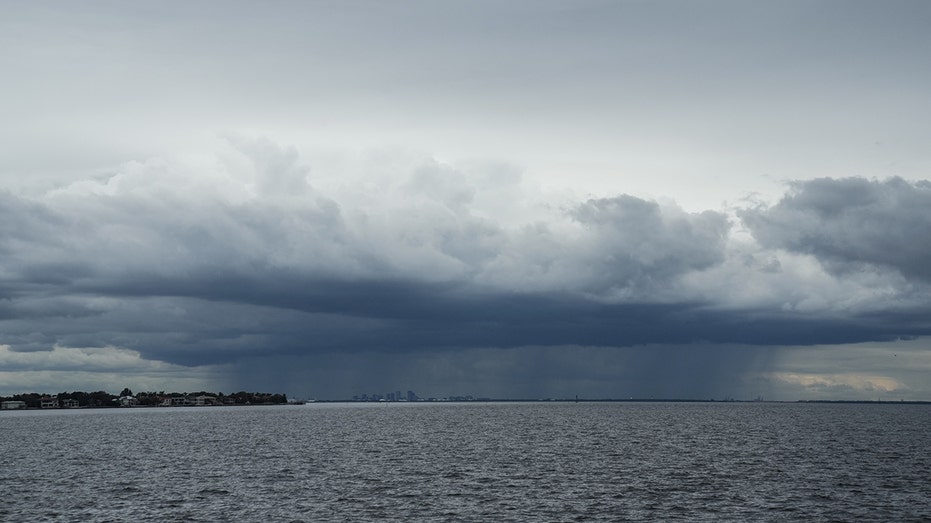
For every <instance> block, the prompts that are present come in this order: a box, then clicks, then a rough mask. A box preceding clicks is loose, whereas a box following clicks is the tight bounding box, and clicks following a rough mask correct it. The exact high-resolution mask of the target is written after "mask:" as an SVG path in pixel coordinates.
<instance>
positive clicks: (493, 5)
mask: <svg viewBox="0 0 931 523" xmlns="http://www.w3.org/2000/svg"><path fill="white" fill-rule="evenodd" d="M928 27H931V5H929V4H928V3H927V2H924V1H914V2H912V1H891V2H882V3H878V2H857V1H838V2H834V1H798V2H796V1H786V2H751V3H748V2H738V1H735V2H728V1H711V2H687V1H683V2H671V1H670V2H664V1H660V2H642V1H609V2H608V1H606V2H601V1H584V0H583V1H578V0H573V1H541V0H533V1H512V2H497V1H495V2H483V1H469V2H453V1H450V2H436V1H432V0H431V1H423V2H416V1H402V2H381V1H339V2H305V1H301V2H287V1H276V2H270V3H269V2H262V3H257V2H230V1H222V2H220V1H217V2H211V1H202V2H158V3H126V2H117V1H114V2H105V1H92V2H84V3H80V4H78V3H67V2H27V3H23V2H12V1H2V2H0V71H2V74H0V95H2V96H0V394H11V393H18V392H28V391H36V392H63V391H69V390H98V389H104V390H109V391H110V392H118V391H119V390H121V389H122V388H123V387H130V388H132V389H133V390H190V391H194V390H218V391H225V392H233V391H237V390H243V389H245V390H262V391H269V392H285V393H287V394H289V395H290V396H295V397H305V398H309V397H316V398H321V399H333V398H345V397H349V396H352V395H354V394H363V393H367V394H372V393H384V392H387V391H394V390H402V391H406V390H408V389H412V390H414V391H416V392H417V393H418V394H420V395H421V396H437V397H442V396H446V395H466V394H472V395H476V396H493V397H522V398H536V397H574V396H575V395H578V396H580V397H590V398H621V397H631V396H633V397H657V398H660V397H663V398H673V397H674V398H715V399H720V398H724V397H735V398H738V399H744V398H753V397H756V396H758V395H763V396H764V397H766V398H771V399H784V400H794V399H828V398H839V399H876V398H883V399H923V400H931V182H929V181H928V179H929V177H931V176H929V172H931V125H929V124H928V122H931V96H929V87H928V86H931V59H929V57H931V32H929V31H928V30H927V28H928Z"/></svg>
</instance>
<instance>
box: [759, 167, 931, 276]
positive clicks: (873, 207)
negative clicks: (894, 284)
mask: <svg viewBox="0 0 931 523" xmlns="http://www.w3.org/2000/svg"><path fill="white" fill-rule="evenodd" d="M740 216H741V218H742V220H743V222H744V223H745V224H746V225H747V226H748V227H749V229H750V231H751V232H752V233H753V235H754V237H755V238H756V239H757V240H758V241H759V242H760V243H761V244H763V245H764V246H765V247H768V248H778V249H786V250H789V251H793V252H798V253H803V254H810V255H813V256H815V257H817V258H818V259H819V260H821V261H822V263H824V264H825V267H827V268H828V269H829V270H831V271H832V272H834V273H837V274H843V273H850V272H854V271H863V270H864V266H866V268H867V270H869V268H871V267H872V268H879V269H892V270H895V271H898V272H899V273H901V274H902V275H903V276H905V277H906V278H915V279H919V280H922V281H924V282H929V281H931V249H928V246H929V245H931V183H929V182H927V181H918V182H908V181H906V180H903V179H901V178H890V179H887V180H882V181H880V180H867V179H863V178H844V179H831V178H820V179H816V180H810V181H802V182H795V183H793V184H792V186H791V191H790V192H789V194H787V195H786V196H785V197H784V198H783V199H782V200H781V201H780V202H779V203H778V204H776V205H774V206H769V207H760V208H755V209H747V210H744V211H742V212H741V213H740Z"/></svg>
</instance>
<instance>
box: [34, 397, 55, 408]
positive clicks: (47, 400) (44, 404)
mask: <svg viewBox="0 0 931 523" xmlns="http://www.w3.org/2000/svg"><path fill="white" fill-rule="evenodd" d="M39 406H40V407H41V408H43V409H57V408H58V407H59V405H58V396H43V397H42V398H41V399H40V400H39Z"/></svg>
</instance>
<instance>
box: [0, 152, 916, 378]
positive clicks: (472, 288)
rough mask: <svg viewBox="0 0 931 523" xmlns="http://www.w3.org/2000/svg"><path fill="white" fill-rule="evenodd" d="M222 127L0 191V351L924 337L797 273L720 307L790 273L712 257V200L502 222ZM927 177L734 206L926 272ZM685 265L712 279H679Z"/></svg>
mask: <svg viewBox="0 0 931 523" xmlns="http://www.w3.org/2000/svg"><path fill="white" fill-rule="evenodd" d="M230 143H231V144H232V145H233V146H234V149H235V157H233V158H232V159H227V161H226V162H225V163H224V164H223V166H222V169H225V170H221V171H220V172H219V173H213V174H210V175H209V176H208V175H206V174H205V175H203V177H193V176H191V175H190V172H188V171H187V170H186V169H187V168H185V167H184V166H179V165H173V164H170V163H165V162H158V161H153V162H148V163H133V164H129V165H127V166H125V167H124V168H123V169H122V170H121V171H119V172H116V173H112V174H111V175H108V176H106V177H102V178H99V179H93V180H85V181H82V182H80V183H75V184H72V185H70V186H65V187H61V188H59V189H56V190H55V191H52V192H50V193H48V194H46V195H43V196H41V197H36V198H29V197H26V196H16V195H11V194H0V216H3V217H4V218H5V220H4V221H3V224H2V225H0V253H2V254H3V258H2V260H0V270H2V280H0V291H2V292H3V293H4V295H3V296H2V297H3V298H5V300H4V301H3V302H2V304H0V321H2V322H3V336H4V337H3V339H0V345H3V344H5V345H10V346H11V347H12V350H18V351H23V350H30V351H34V350H41V349H42V348H43V347H45V348H46V349H50V348H51V347H53V346H65V347H106V346H113V347H125V348H131V349H133V350H137V351H139V352H140V353H141V354H142V355H143V356H144V357H146V358H150V359H154V360H161V361H168V362H173V363H178V364H183V365H209V364H217V363H224V362H232V361H244V360H247V359H249V358H262V357H300V356H302V355H308V354H311V355H312V354H329V353H347V354H348V353H359V354H360V353H363V352H365V351H382V352H384V353H386V354H400V353H406V354H413V353H420V352H424V351H427V352H429V351H459V350H466V349H475V348H482V347H494V348H517V347H526V346H540V347H545V346H578V345H584V346H601V347H631V346H648V345H652V346H655V345H691V344H704V345H705V346H707V345H708V344H716V343H725V344H743V345H805V344H815V343H820V344H836V343H848V342H856V341H864V340H890V339H895V338H897V337H899V336H915V335H922V334H928V333H931V328H929V325H928V324H927V322H923V321H921V319H920V318H921V312H922V311H923V310H925V309H926V308H927V300H925V299H923V298H922V295H921V294H920V293H919V294H917V295H913V296H911V299H912V301H911V302H910V305H908V306H907V307H905V306H903V305H902V304H897V303H896V302H895V300H894V299H895V296H893V299H892V301H891V302H890V304H891V305H890V306H888V307H887V306H886V305H885V304H880V306H878V307H873V308H871V309H870V308H867V309H859V310H847V311H842V312H840V313H839V312H838V310H836V308H834V307H833V304H832V302H831V301H830V300H831V298H830V294H825V295H824V296H822V295H821V294H819V293H820V292H821V290H820V289H817V288H803V287H801V286H800V288H799V289H795V290H794V291H793V292H794V293H795V294H796V295H800V296H801V298H807V297H811V298H812V299H811V300H809V301H812V302H814V303H816V304H817V303H822V304H823V305H820V307H821V308H820V309H819V308H814V309H813V308H812V307H811V306H807V308H799V309H792V310H789V309H784V308H783V307H781V302H780V300H781V298H779V297H776V298H768V297H766V296H764V299H761V300H758V301H757V302H756V303H754V304H753V305H750V306H747V305H744V306H735V305H734V304H733V303H731V302H729V301H728V299H729V298H728V296H729V294H728V293H729V292H730V290H729V289H728V287H735V288H737V287H742V286H744V285H754V284H755V281H756V280H757V279H759V278H773V277H784V278H789V279H787V280H785V281H788V282H789V283H792V280H791V277H793V276H792V275H791V274H788V273H783V270H782V269H781V268H780V266H779V264H777V263H767V264H766V267H767V269H766V270H765V271H762V270H760V269H759V267H758V265H759V264H749V263H731V258H733V257H740V256H746V253H734V252H732V251H731V249H730V246H729V242H730V240H731V234H732V231H731V224H730V223H729V220H728V218H727V217H726V216H725V215H724V214H722V213H719V212H712V211H706V212H701V213H690V212H686V211H684V210H683V209H681V208H679V207H678V206H676V205H674V204H661V203H658V202H655V201H649V200H645V199H641V198H636V197H633V196H629V195H620V196H617V197H613V198H598V199H589V200H586V201H581V202H573V203H570V204H568V205H564V206H562V207H561V210H559V209H557V208H554V207H545V209H547V210H546V212H543V213H542V214H540V213H539V212H537V211H538V208H537V207H534V208H533V209H536V210H534V212H537V214H533V212H530V214H531V218H529V219H526V220H523V221H521V220H517V221H516V222H514V223H512V222H508V221H506V220H502V219H498V218H497V217H496V215H494V214H493V213H489V212H487V210H485V211H482V212H480V211H479V206H480V204H481V203H482V202H483V201H486V200H483V198H486V196H487V194H488V193H489V192H493V191H495V190H497V188H498V187H497V186H496V185H495V184H494V180H491V181H490V182H488V183H486V182H483V181H482V179H481V178H480V179H478V180H477V179H475V178H469V177H468V176H466V175H465V174H464V173H462V172H460V171H458V170H457V169H455V168H453V167H451V166H448V165H444V164H440V163H438V162H435V161H427V162H422V163H421V164H420V165H418V166H415V167H413V168H411V169H410V170H409V171H408V172H409V174H408V176H407V178H405V179H403V180H400V181H398V182H396V183H393V184H389V185H388V186H383V187H375V188H369V189H360V190H359V191H355V192H353V193H351V194H350V195H349V196H346V195H342V196H339V195H331V194H325V193H324V192H322V191H321V190H319V189H317V188H316V187H314V184H313V183H312V181H313V173H312V171H310V170H309V169H307V168H306V167H305V166H303V165H302V164H301V162H300V158H299V157H298V155H297V153H296V152H295V151H294V150H293V149H291V148H282V147H279V146H277V145H275V144H274V143H271V142H269V141H267V140H256V141H249V140H237V139H231V140H230ZM211 176H212V178H211ZM366 191H367V192H366ZM927 192H928V188H927V185H926V184H908V183H906V182H903V181H901V180H892V181H889V182H883V183H879V182H868V181H864V180H839V181H834V180H819V181H816V182H810V183H800V184H798V185H796V186H795V188H794V190H793V192H792V193H791V194H789V195H788V196H787V197H786V198H785V199H784V200H783V201H782V202H780V203H779V204H777V205H776V206H774V207H772V208H761V209H752V210H746V211H744V212H743V213H742V215H741V216H742V218H743V219H744V220H745V222H746V223H747V224H748V226H749V227H750V228H751V230H752V231H753V232H754V234H755V235H756V237H757V238H758V239H759V241H760V242H761V243H762V244H763V245H764V246H768V247H783V248H789V249H794V250H798V251H802V252H810V253H813V254H815V255H816V256H819V257H822V258H824V259H832V260H834V263H838V262H839V261H842V260H843V261H847V262H862V263H876V264H885V265H888V266H892V267H896V268H898V269H900V270H901V271H902V272H903V274H905V275H906V276H907V277H911V276H917V277H926V276H927V269H926V268H924V267H923V266H922V265H921V264H920V261H921V260H927V256H928V254H927V251H926V250H922V249H921V248H919V247H916V246H915V244H912V243H909V242H907V241H906V240H905V236H904V235H903V234H901V230H900V229H901V228H902V227H904V226H906V225H908V224H912V226H913V227H914V226H915V224H917V225H922V224H924V227H922V228H920V229H919V230H917V231H916V233H915V234H916V235H918V236H919V237H921V238H925V237H926V236H927V231H928V230H929V227H927V225H928V214H927V211H926V209H927V208H928V206H927V203H929V202H928V196H927ZM517 202H519V199H515V206H516V205H517ZM512 210H513V209H512ZM883 230H888V232H887V233H885V234H884V233H883V232H882V231H883ZM800 231H801V232H800ZM803 232H804V234H803ZM897 234H898V236H897ZM922 235H924V236H922ZM832 236H833V238H834V240H833V243H832V242H831V241H829V237H832ZM896 238H901V243H896V241H895V239H896ZM910 239H915V237H914V236H913V237H910ZM880 240H882V241H884V242H885V243H881V242H880ZM896 249H898V250H896ZM886 250H893V251H894V252H892V253H889V252H886ZM903 250H904V252H903ZM764 254H765V253H764ZM754 256H759V257H760V258H761V259H762V258H765V257H766V256H763V255H762V254H761V253H755V254H754ZM767 256H768V255H767ZM835 258H836V260H835ZM715 271H717V272H715ZM707 274H716V275H717V276H715V277H709V279H708V280H707V281H705V280H702V279H701V278H697V279H695V278H694V277H696V276H703V275H707ZM838 277H839V278H842V276H838ZM689 278H692V280H689ZM687 281H691V283H689V284H686V282H687ZM696 282H698V283H696ZM764 288H765V287H764ZM825 296H827V297H825ZM915 296H917V302H916V298H915ZM801 298H798V301H799V302H803V301H804V300H802V299H801ZM35 333H42V335H41V336H36V335H35ZM282 361H283V360H282Z"/></svg>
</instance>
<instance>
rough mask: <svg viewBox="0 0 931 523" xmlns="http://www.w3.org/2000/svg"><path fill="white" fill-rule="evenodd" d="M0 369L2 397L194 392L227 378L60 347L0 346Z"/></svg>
mask: <svg viewBox="0 0 931 523" xmlns="http://www.w3.org/2000/svg"><path fill="white" fill-rule="evenodd" d="M0 368H2V369H3V370H2V371H0V383H2V386H0V394H15V393H20V392H62V391H72V390H84V391H93V390H108V389H112V388H114V387H118V388H120V387H122V386H124V385H122V384H132V385H133V386H134V387H137V388H140V389H141V390H156V391H157V390H180V391H194V390H202V389H203V388H204V387H205V386H210V385H219V384H221V383H224V381H223V380H222V379H221V378H220V377H221V375H222V374H223V373H224V372H227V371H224V370H223V369H222V368H220V367H211V366H200V367H197V368H192V367H184V366H179V365H172V364H170V363H166V362H163V361H155V360H148V359H146V358H143V357H142V356H141V355H140V353H139V352H137V351H134V350H131V349H124V348H120V347H112V346H107V347H64V346H60V345H55V346H54V347H52V348H51V349H50V350H38V351H27V352H22V351H15V350H12V348H11V347H10V346H9V345H0ZM49 387H53V389H50V388H49Z"/></svg>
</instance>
